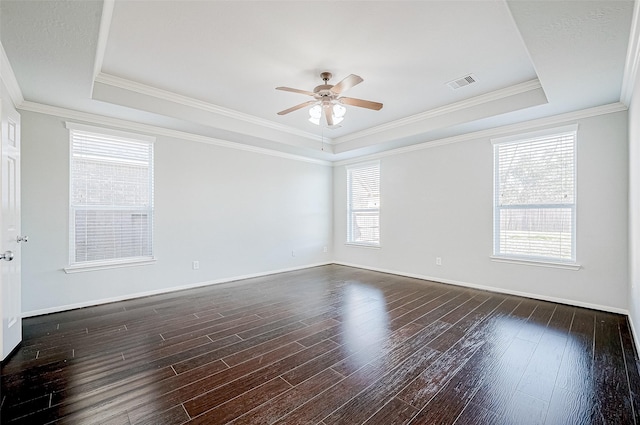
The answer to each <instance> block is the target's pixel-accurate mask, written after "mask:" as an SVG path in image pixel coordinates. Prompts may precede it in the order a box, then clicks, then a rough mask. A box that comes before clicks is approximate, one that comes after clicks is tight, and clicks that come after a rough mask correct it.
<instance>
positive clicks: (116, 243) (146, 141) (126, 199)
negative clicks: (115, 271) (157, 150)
mask: <svg viewBox="0 0 640 425" xmlns="http://www.w3.org/2000/svg"><path fill="white" fill-rule="evenodd" d="M67 127H68V128H69V129H70V135H71V161H70V164H71V169H70V180H71V182H70V205H69V212H70V226H69V241H70V264H71V266H73V265H87V264H96V263H97V264H100V263H122V262H133V261H143V260H149V259H152V258H153V142H152V141H151V140H152V138H147V137H144V136H140V137H138V136H136V135H129V134H128V133H120V132H114V131H105V133H102V132H97V131H99V129H96V131H95V132H94V131H88V130H87V127H85V126H80V125H77V124H75V125H74V124H71V123H67ZM89 129H91V127H89Z"/></svg>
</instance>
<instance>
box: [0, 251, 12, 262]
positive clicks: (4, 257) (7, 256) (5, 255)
mask: <svg viewBox="0 0 640 425" xmlns="http://www.w3.org/2000/svg"><path fill="white" fill-rule="evenodd" d="M0 260H6V261H11V260H13V251H5V252H4V253H2V254H0Z"/></svg>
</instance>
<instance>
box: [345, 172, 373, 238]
mask: <svg viewBox="0 0 640 425" xmlns="http://www.w3.org/2000/svg"><path fill="white" fill-rule="evenodd" d="M347 209H348V212H347V243H352V244H357V245H369V246H380V163H379V162H373V163H367V164H358V165H354V166H351V167H348V168H347Z"/></svg>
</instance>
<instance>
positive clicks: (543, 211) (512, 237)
mask: <svg viewBox="0 0 640 425" xmlns="http://www.w3.org/2000/svg"><path fill="white" fill-rule="evenodd" d="M575 137H576V133H575V131H564V132H562V133H560V132H559V133H558V134H556V135H550V136H545V137H538V138H534V139H526V140H523V141H519V142H512V143H504V144H497V145H495V146H494V149H495V161H496V164H495V179H496V182H495V188H496V189H495V203H494V216H495V223H494V226H495V228H494V231H495V239H494V254H495V255H507V256H518V257H523V256H524V257H530V258H546V259H551V260H561V261H574V260H575V246H574V243H575Z"/></svg>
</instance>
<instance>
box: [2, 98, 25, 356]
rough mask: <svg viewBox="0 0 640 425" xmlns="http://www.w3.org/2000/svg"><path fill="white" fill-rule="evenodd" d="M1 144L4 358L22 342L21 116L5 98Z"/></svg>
mask: <svg viewBox="0 0 640 425" xmlns="http://www.w3.org/2000/svg"><path fill="white" fill-rule="evenodd" d="M0 117H1V118H2V130H1V132H2V145H1V146H0V149H2V151H1V161H0V179H2V181H1V182H0V187H2V196H1V198H2V207H1V208H0V227H1V228H0V258H2V259H1V260H0V304H1V307H0V310H1V312H2V331H1V333H2V338H1V339H2V353H1V354H2V359H3V360H4V359H5V358H6V357H7V356H8V355H9V354H10V353H11V351H12V350H13V349H14V348H15V347H16V346H17V345H18V344H19V343H20V341H21V340H22V306H21V290H22V288H21V285H20V273H21V270H20V243H19V242H20V240H21V239H20V238H21V236H20V115H19V114H18V112H17V111H16V110H15V108H14V107H13V105H12V104H11V103H10V101H9V100H8V98H6V97H3V99H2V106H1V108H0Z"/></svg>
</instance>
